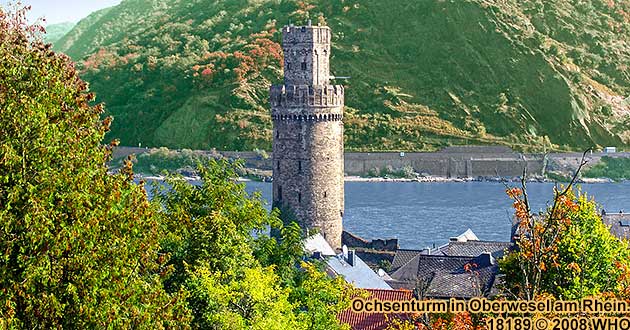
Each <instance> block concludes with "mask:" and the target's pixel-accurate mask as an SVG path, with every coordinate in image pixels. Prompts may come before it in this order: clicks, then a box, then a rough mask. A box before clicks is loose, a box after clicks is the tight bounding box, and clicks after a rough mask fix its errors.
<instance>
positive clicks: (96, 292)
mask: <svg viewBox="0 0 630 330" xmlns="http://www.w3.org/2000/svg"><path fill="white" fill-rule="evenodd" d="M25 12H26V11H25V10H24V9H20V10H17V11H16V12H12V13H9V12H6V11H5V10H4V9H1V8H0V227H1V228H2V230H1V231H0V250H2V252H3V255H2V257H1V258H0V306H1V307H0V328H29V329H33V328H43V329H51V328H108V327H109V328H132V327H133V328H157V329H160V328H165V327H175V326H185V325H186V323H187V322H188V319H189V316H188V312H187V310H186V309H185V306H184V302H185V300H184V299H182V298H183V296H182V295H181V294H180V293H178V292H175V293H173V294H168V293H167V292H166V291H165V290H164V289H163V286H162V285H161V276H162V275H163V274H160V273H159V272H158V271H159V270H160V258H159V256H158V250H159V241H158V237H159V232H158V228H159V227H158V222H157V218H156V217H155V216H154V212H153V210H152V208H151V206H150V204H149V202H148V200H147V196H146V193H145V191H144V189H143V187H142V186H141V185H136V184H134V183H133V181H132V173H131V168H130V163H127V166H126V167H125V168H124V169H123V170H122V172H121V173H119V174H115V175H108V173H107V167H106V165H105V163H106V161H107V160H108V159H110V153H111V150H110V149H111V148H110V147H104V146H102V145H101V141H102V140H103V137H104V135H105V133H106V132H107V131H108V128H109V124H110V122H111V119H109V118H107V119H105V120H101V119H100V115H101V113H102V111H103V109H102V107H101V106H100V105H96V106H91V105H90V102H91V101H93V100H94V95H93V94H91V93H89V92H88V89H87V84H86V83H84V82H83V81H81V79H79V77H78V75H77V73H76V71H75V70H74V67H73V64H72V62H70V61H69V59H68V58H67V57H66V56H63V55H58V54H55V53H54V52H52V51H51V50H50V49H49V48H50V47H49V45H44V44H43V43H42V42H41V41H40V38H39V36H38V35H39V33H40V32H41V31H43V30H42V29H41V28H40V27H38V26H29V25H27V24H26V23H25V22H26V19H25Z"/></svg>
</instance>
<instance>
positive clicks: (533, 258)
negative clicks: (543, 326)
mask: <svg viewBox="0 0 630 330" xmlns="http://www.w3.org/2000/svg"><path fill="white" fill-rule="evenodd" d="M584 164H585V162H584V161H583V162H582V165H584ZM581 168H582V166H580V169H581ZM580 169H578V171H577V172H576V174H575V175H574V177H573V179H572V180H571V182H570V183H569V185H568V186H567V187H566V188H564V189H559V188H557V187H556V188H555V189H554V201H553V203H552V205H550V206H549V207H548V208H547V210H546V211H545V212H542V213H541V214H537V215H534V214H532V212H531V211H530V207H529V202H528V197H527V189H526V186H525V181H523V188H522V189H521V188H511V189H508V191H507V192H508V195H509V196H510V197H511V198H512V199H513V200H514V208H515V218H516V219H517V221H518V222H519V223H518V229H517V231H516V234H517V237H518V239H517V242H516V244H517V249H516V251H514V252H511V253H510V254H508V255H507V256H506V257H505V258H504V259H503V260H502V261H501V262H500V266H501V270H502V272H504V273H505V274H506V277H505V278H506V289H507V291H508V292H510V293H512V294H513V296H515V297H518V298H523V299H536V298H537V297H540V296H541V295H543V294H550V295H552V296H554V297H556V298H558V299H579V298H582V297H586V296H592V295H599V294H603V293H607V294H614V295H617V296H624V295H625V294H626V292H627V291H628V281H627V280H626V279H627V278H628V274H629V273H628V269H630V250H629V249H628V245H627V242H622V241H620V240H619V239H617V238H616V237H615V236H613V235H612V234H611V233H610V231H609V230H608V228H607V227H606V225H605V224H604V223H603V222H602V219H601V217H600V215H599V214H598V213H597V208H596V203H595V201H594V200H592V199H591V200H589V199H588V198H587V196H586V195H584V194H582V193H581V192H580V191H579V190H578V191H577V192H576V191H575V190H574V189H573V183H574V182H575V179H576V178H577V175H578V173H579V171H580Z"/></svg>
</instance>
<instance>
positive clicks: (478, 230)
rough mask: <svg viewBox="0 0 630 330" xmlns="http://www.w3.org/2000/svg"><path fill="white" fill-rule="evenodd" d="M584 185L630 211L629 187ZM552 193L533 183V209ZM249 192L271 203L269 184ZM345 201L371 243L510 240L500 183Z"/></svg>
mask: <svg viewBox="0 0 630 330" xmlns="http://www.w3.org/2000/svg"><path fill="white" fill-rule="evenodd" d="M580 186H581V189H582V191H584V192H586V193H587V194H588V195H589V196H592V197H594V198H595V200H596V201H597V202H598V204H599V205H600V208H604V209H605V210H606V211H607V212H609V213H611V212H619V211H620V210H626V211H630V183H627V182H626V183H599V184H582V185H580ZM552 189H553V184H552V183H529V184H528V193H529V197H530V202H531V205H532V209H533V210H540V209H543V208H545V205H546V203H547V202H548V201H549V200H551V198H552ZM247 190H248V191H249V192H252V191H260V192H261V193H262V196H263V198H264V199H265V200H267V201H271V184H270V183H262V182H247ZM345 202H346V205H345V212H344V219H343V226H344V229H345V230H348V231H350V232H352V233H354V234H357V235H359V236H362V237H364V238H367V239H374V238H398V239H399V243H400V246H401V247H402V248H407V249H411V248H424V247H427V246H432V245H433V244H435V245H437V246H439V245H442V244H445V243H446V242H447V241H448V239H449V237H452V236H457V235H459V234H460V233H462V232H464V231H465V230H466V229H468V228H470V229H472V230H473V232H475V234H477V236H478V237H479V239H481V240H492V241H508V240H509V238H510V226H511V220H510V219H511V214H512V209H511V201H510V199H509V198H508V197H507V195H506V194H505V187H504V186H503V184H501V183H492V182H465V183H461V182H447V183H418V182H346V184H345ZM268 204H270V203H268ZM268 207H269V205H268Z"/></svg>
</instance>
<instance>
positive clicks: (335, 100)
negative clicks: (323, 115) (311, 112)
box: [269, 85, 344, 110]
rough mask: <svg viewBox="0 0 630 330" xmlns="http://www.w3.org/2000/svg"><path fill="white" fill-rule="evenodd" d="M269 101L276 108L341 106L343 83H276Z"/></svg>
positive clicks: (342, 102) (342, 101)
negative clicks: (310, 84) (313, 84)
mask: <svg viewBox="0 0 630 330" xmlns="http://www.w3.org/2000/svg"><path fill="white" fill-rule="evenodd" d="M269 102H270V103H271V107H272V110H275V108H280V109H279V110H281V109H282V108H304V107H308V106H311V107H339V106H343V104H344V88H343V86H341V85H320V86H308V85H289V86H285V85H274V86H271V89H270V90H269Z"/></svg>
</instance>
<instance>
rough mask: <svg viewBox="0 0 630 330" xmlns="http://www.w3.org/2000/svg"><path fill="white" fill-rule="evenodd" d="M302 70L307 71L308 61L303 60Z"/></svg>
mask: <svg viewBox="0 0 630 330" xmlns="http://www.w3.org/2000/svg"><path fill="white" fill-rule="evenodd" d="M302 71H306V61H304V62H302Z"/></svg>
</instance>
